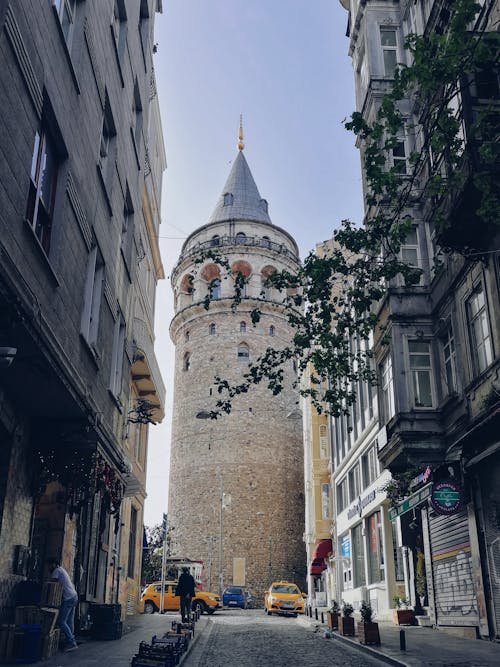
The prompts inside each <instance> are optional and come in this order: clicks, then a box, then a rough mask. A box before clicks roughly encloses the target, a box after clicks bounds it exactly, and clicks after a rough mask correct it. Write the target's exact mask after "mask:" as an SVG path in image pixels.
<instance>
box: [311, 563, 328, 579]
mask: <svg viewBox="0 0 500 667" xmlns="http://www.w3.org/2000/svg"><path fill="white" fill-rule="evenodd" d="M323 569H324V566H323V565H314V564H313V565H311V567H310V568H309V574H312V575H313V576H314V577H321V573H322V572H323Z"/></svg>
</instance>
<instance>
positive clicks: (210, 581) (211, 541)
mask: <svg viewBox="0 0 500 667" xmlns="http://www.w3.org/2000/svg"><path fill="white" fill-rule="evenodd" d="M208 539H209V544H210V551H209V554H210V555H209V559H208V590H209V591H211V590H212V565H213V560H214V536H213V535H210V537H209V538H208Z"/></svg>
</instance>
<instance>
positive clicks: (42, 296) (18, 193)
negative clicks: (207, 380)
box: [0, 0, 165, 620]
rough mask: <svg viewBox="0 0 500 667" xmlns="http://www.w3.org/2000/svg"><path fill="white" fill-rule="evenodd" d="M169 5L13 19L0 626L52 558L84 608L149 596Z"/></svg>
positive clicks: (4, 125)
mask: <svg viewBox="0 0 500 667" xmlns="http://www.w3.org/2000/svg"><path fill="white" fill-rule="evenodd" d="M161 10H162V5H161V0H141V1H140V2H136V1H135V0H106V1H103V2H99V3H96V2H90V1H86V0H43V1H41V2H30V1H28V0H8V1H7V2H4V3H2V5H1V7H0V54H1V55H0V58H1V60H2V63H3V67H2V71H1V73H0V90H1V91H2V99H3V113H2V118H1V120H0V153H1V167H0V228H1V230H2V235H1V241H0V255H1V261H0V313H1V315H0V357H1V361H0V440H1V443H2V446H1V455H0V456H1V463H0V554H1V556H0V613H1V616H2V618H3V619H5V620H9V619H10V618H11V616H12V607H13V605H14V603H15V597H16V587H17V585H18V584H19V583H20V582H22V581H24V580H26V579H27V578H28V579H34V580H42V579H43V578H44V577H46V576H47V571H46V566H45V560H46V558H47V557H49V556H54V557H57V558H59V559H60V560H61V562H62V564H63V565H64V567H65V568H66V569H67V571H68V572H69V573H70V576H71V577H72V579H73V580H74V582H75V585H76V587H77V591H78V593H79V598H80V607H79V615H80V616H81V618H85V616H86V613H87V611H88V605H89V604H91V603H92V602H97V603H117V602H122V604H123V613H125V610H126V609H128V610H129V611H133V610H134V608H135V601H136V600H137V597H138V590H139V589H138V587H139V573H140V561H141V548H142V515H143V505H144V498H145V466H146V463H145V462H146V453H147V438H148V428H149V425H150V424H151V423H153V422H158V421H160V420H161V419H162V417H163V401H164V387H163V382H162V379H161V375H160V373H159V370H158V366H157V363H156V359H155V355H154V336H153V317H154V306H155V287H156V282H157V280H159V279H161V278H162V277H163V269H162V266H161V259H160V255H159V249H158V241H157V238H158V226H159V223H160V213H159V211H160V198H161V179H162V173H163V171H164V168H165V156H164V149H163V144H162V135H161V123H160V117H159V112H158V106H157V105H158V101H157V97H156V86H155V78H154V68H153V44H154V40H153V35H154V32H153V31H154V19H155V14H156V13H157V12H159V11H161Z"/></svg>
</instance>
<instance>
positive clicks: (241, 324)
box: [240, 322, 247, 333]
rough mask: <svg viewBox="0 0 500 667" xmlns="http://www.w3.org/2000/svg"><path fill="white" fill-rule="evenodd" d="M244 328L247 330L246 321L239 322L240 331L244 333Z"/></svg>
mask: <svg viewBox="0 0 500 667" xmlns="http://www.w3.org/2000/svg"><path fill="white" fill-rule="evenodd" d="M246 330H247V323H246V322H240V333H246Z"/></svg>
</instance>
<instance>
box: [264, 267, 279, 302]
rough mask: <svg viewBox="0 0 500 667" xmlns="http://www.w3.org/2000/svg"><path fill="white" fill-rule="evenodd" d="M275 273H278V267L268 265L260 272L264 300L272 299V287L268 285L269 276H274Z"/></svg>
mask: <svg viewBox="0 0 500 667" xmlns="http://www.w3.org/2000/svg"><path fill="white" fill-rule="evenodd" d="M273 273H276V267H275V266H271V265H270V264H268V265H267V266H265V267H264V268H263V269H262V271H261V272H260V284H261V288H262V289H261V296H262V298H264V299H270V298H271V296H272V287H271V285H270V284H269V283H268V280H267V279H268V278H269V276H272V274H273Z"/></svg>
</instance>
